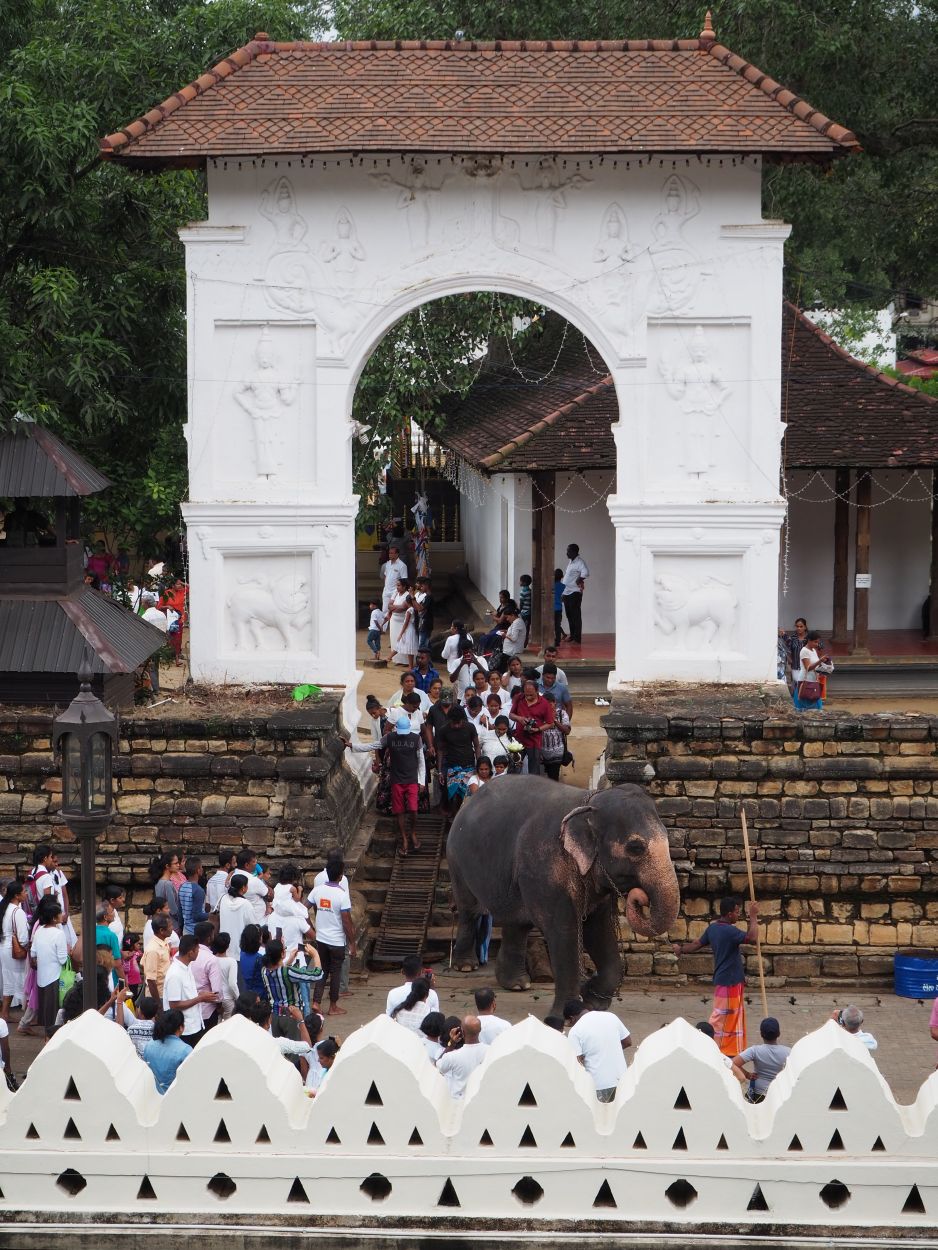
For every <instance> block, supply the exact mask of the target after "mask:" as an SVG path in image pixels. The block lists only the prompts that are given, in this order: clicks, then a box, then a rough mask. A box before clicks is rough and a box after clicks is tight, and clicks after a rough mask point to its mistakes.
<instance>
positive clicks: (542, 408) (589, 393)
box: [433, 326, 619, 473]
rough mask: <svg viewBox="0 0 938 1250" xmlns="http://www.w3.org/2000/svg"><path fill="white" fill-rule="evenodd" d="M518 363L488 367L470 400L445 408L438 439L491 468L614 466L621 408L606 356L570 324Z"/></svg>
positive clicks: (509, 470)
mask: <svg viewBox="0 0 938 1250" xmlns="http://www.w3.org/2000/svg"><path fill="white" fill-rule="evenodd" d="M522 369H523V375H524V376H522V375H521V374H519V373H518V372H517V371H516V370H515V369H514V368H513V367H512V366H511V365H499V366H496V367H487V368H484V369H483V370H482V371H481V373H480V374H479V377H478V378H477V380H476V381H475V383H474V384H473V387H472V389H471V391H470V392H469V394H468V395H467V396H466V397H465V399H463V400H456V401H448V402H445V403H444V404H443V405H442V410H443V414H444V416H445V424H444V426H443V429H442V432H441V433H437V432H434V434H433V437H434V438H435V439H436V440H437V441H438V442H440V443H442V444H443V446H444V447H448V448H450V449H451V450H452V451H455V452H458V453H459V454H460V455H461V456H462V457H463V458H464V459H466V460H468V461H469V462H470V463H472V464H474V465H477V466H478V467H479V468H480V469H482V470H484V471H485V472H488V473H512V472H516V471H533V470H538V469H557V470H564V469H612V468H615V464H616V447H615V440H614V439H613V436H612V428H611V427H612V424H613V422H614V421H618V419H619V405H618V401H617V399H616V392H615V387H614V386H613V384H612V378H611V377H610V376H609V374H608V373H607V372H606V370H605V367H604V365H603V362H602V359H601V358H600V357H599V356H597V355H596V353H595V352H592V353H590V352H589V349H588V348H587V347H586V346H585V343H584V340H583V336H582V335H581V334H580V333H579V331H577V330H575V329H574V328H573V327H572V326H570V327H568V330H567V334H566V337H565V338H564V340H563V343H562V346H560V347H559V350H558V343H557V342H556V340H555V339H546V340H545V342H544V345H543V347H541V348H535V349H534V350H532V351H531V352H529V353H526V355H525V358H524V363H523V365H522Z"/></svg>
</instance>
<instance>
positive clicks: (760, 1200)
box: [746, 1185, 769, 1211]
mask: <svg viewBox="0 0 938 1250" xmlns="http://www.w3.org/2000/svg"><path fill="white" fill-rule="evenodd" d="M768 1209H769V1204H768V1203H767V1202H766V1200H765V1194H764V1193H763V1192H762V1186H761V1185H756V1187H755V1189H754V1190H753V1191H752V1197H751V1198H750V1199H749V1202H748V1204H747V1206H746V1210H747V1211H768Z"/></svg>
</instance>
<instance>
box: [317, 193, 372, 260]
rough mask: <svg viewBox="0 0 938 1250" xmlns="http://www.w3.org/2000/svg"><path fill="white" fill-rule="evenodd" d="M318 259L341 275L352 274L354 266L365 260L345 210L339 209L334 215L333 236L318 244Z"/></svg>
mask: <svg viewBox="0 0 938 1250" xmlns="http://www.w3.org/2000/svg"><path fill="white" fill-rule="evenodd" d="M319 258H320V260H321V261H322V262H323V263H324V264H326V265H331V266H332V267H333V269H334V270H335V271H336V273H341V274H353V273H354V272H355V266H356V265H357V264H358V263H359V262H360V261H363V260H364V259H365V249H364V248H363V247H362V245H361V243H359V241H358V231H357V230H356V229H355V222H354V221H353V219H352V214H351V213H350V212H349V210H348V209H347V208H340V209H339V211H338V212H337V213H336V215H335V235H334V236H333V237H332V238H331V239H324V240H323V241H322V243H320V245H319Z"/></svg>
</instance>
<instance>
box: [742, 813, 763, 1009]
mask: <svg viewBox="0 0 938 1250" xmlns="http://www.w3.org/2000/svg"><path fill="white" fill-rule="evenodd" d="M739 814H740V816H741V817H742V822H743V847H744V848H745V851H746V872H747V873H748V874H749V900H750V902H752V903H754V902H755V901H756V887H755V883H754V882H753V879H752V852H751V851H750V849H749V826H748V824H747V823H746V809H745V808H744V807H742V806H740V809H739ZM756 964H757V965H758V968H759V993H760V994H761V995H762V1018H763V1019H765V1017H766V1016H767V1015H768V1014H769V1003H768V999H767V998H766V996H765V966H764V965H763V963H762V941H761V939H760V937H759V926H758V924H756Z"/></svg>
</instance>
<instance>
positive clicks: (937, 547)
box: [928, 469, 938, 642]
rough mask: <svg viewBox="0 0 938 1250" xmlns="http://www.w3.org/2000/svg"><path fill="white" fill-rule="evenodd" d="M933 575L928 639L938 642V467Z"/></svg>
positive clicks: (936, 472) (934, 477) (933, 482)
mask: <svg viewBox="0 0 938 1250" xmlns="http://www.w3.org/2000/svg"><path fill="white" fill-rule="evenodd" d="M931 493H932V501H931V576H930V579H929V583H928V584H929V593H930V595H931V609H930V616H929V621H928V639H929V641H930V642H938V499H936V498H935V496H936V495H938V469H932V471H931Z"/></svg>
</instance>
